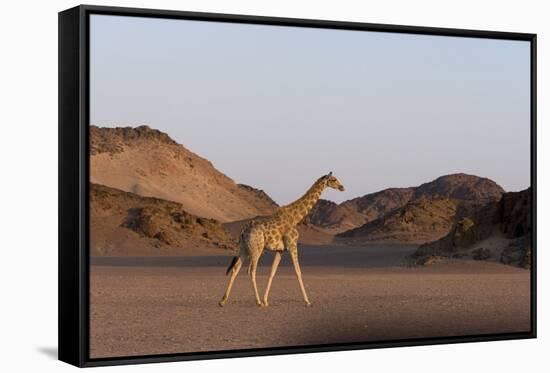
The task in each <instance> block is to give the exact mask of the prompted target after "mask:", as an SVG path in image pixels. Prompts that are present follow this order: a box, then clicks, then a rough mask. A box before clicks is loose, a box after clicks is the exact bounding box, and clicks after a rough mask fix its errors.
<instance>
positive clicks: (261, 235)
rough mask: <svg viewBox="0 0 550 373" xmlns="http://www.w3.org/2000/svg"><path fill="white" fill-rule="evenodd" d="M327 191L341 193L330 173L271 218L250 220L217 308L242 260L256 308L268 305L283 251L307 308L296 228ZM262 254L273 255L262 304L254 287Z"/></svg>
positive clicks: (242, 235) (223, 299)
mask: <svg viewBox="0 0 550 373" xmlns="http://www.w3.org/2000/svg"><path fill="white" fill-rule="evenodd" d="M327 187H330V188H333V189H338V190H340V191H344V186H343V185H342V184H341V183H340V182H339V181H338V179H337V178H336V177H334V176H332V172H330V173H329V174H327V175H324V176H322V177H320V178H319V179H317V181H315V183H314V184H313V185H312V186H311V187H310V188H309V189H308V191H307V192H306V193H305V194H304V195H303V196H302V197H300V198H299V199H297V200H296V201H294V202H292V203H290V204H288V205H286V206H282V207H280V208H279V209H278V210H277V211H276V212H275V213H274V214H273V215H271V216H261V217H257V218H255V219H253V220H252V221H251V222H249V223H248V224H247V225H246V226H245V227H244V228H243V230H242V231H241V234H240V237H239V254H238V255H237V256H235V257H234V258H233V260H232V261H231V264H230V265H229V268H227V271H226V275H227V274H229V273H231V277H230V278H229V283H228V284H227V289H226V290H225V294H224V295H223V297H222V299H221V300H220V302H219V303H218V304H219V305H220V306H221V307H223V306H224V305H225V303H226V302H227V299H228V298H229V293H230V292H231V287H232V286H233V282H234V281H235V277H237V274H238V273H239V270H240V269H241V266H242V264H243V262H244V261H245V260H249V266H248V274H249V276H250V279H251V282H252V289H253V290H254V297H255V299H256V304H257V305H258V306H260V307H267V306H268V305H269V303H268V301H267V298H268V296H269V290H270V289H271V282H272V281H273V277H274V276H275V273H276V272H277V267H278V266H279V262H280V261H281V255H282V253H283V252H284V251H285V250H286V251H288V252H289V253H290V256H291V258H292V264H293V266H294V271H295V272H296V277H297V278H298V283H299V284H300V290H301V291H302V295H303V297H304V302H305V305H306V306H310V305H311V303H310V301H309V299H308V297H307V293H306V289H305V287H304V282H303V281H302V271H301V269H300V264H299V262H298V236H299V234H298V230H297V229H296V226H297V225H298V223H300V222H301V221H302V220H303V218H304V217H305V216H306V215H307V214H308V213H309V212H310V211H311V209H312V208H313V206H315V204H316V203H317V201H318V200H319V198H320V197H321V193H322V192H323V190H325V188H327ZM264 250H270V251H274V252H275V258H274V259H273V264H272V266H271V273H270V275H269V279H268V281H267V287H266V290H265V293H264V296H263V300H260V295H259V293H258V287H257V285H256V269H257V267H258V261H259V259H260V256H261V255H262V253H263V251H264Z"/></svg>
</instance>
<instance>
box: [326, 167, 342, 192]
mask: <svg viewBox="0 0 550 373" xmlns="http://www.w3.org/2000/svg"><path fill="white" fill-rule="evenodd" d="M321 180H323V181H324V182H325V185H326V186H327V187H329V188H332V189H338V190H339V191H341V192H343V191H344V190H345V188H344V186H343V185H342V184H341V183H340V181H338V179H337V178H336V177H335V176H332V171H330V172H329V173H328V174H327V175H325V176H323V177H322V178H321Z"/></svg>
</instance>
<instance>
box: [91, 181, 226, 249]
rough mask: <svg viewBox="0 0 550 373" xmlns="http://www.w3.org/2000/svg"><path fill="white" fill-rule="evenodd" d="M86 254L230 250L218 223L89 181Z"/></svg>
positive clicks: (172, 204) (168, 203) (173, 204)
mask: <svg viewBox="0 0 550 373" xmlns="http://www.w3.org/2000/svg"><path fill="white" fill-rule="evenodd" d="M90 219H91V224H90V228H91V232H90V244H91V254H92V255H113V256H126V255H129V256H142V255H155V256H160V255H178V254H182V253H187V252H189V250H192V249H204V248H220V249H227V250H235V249H236V245H235V241H234V239H233V237H232V236H231V234H230V233H229V231H227V230H226V229H225V228H224V227H223V226H222V225H221V224H220V223H219V222H217V221H216V220H213V219H206V218H202V217H198V216H196V215H193V214H190V213H188V212H187V211H186V210H185V209H184V208H183V206H182V205H181V204H180V203H177V202H172V201H166V200H162V199H159V198H152V197H142V196H139V195H137V194H134V193H128V192H124V191H121V190H117V189H114V188H110V187H106V186H103V185H97V184H91V185H90Z"/></svg>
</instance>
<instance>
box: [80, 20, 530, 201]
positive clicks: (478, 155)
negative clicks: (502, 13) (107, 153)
mask: <svg viewBox="0 0 550 373" xmlns="http://www.w3.org/2000/svg"><path fill="white" fill-rule="evenodd" d="M90 31H91V34H90V117H91V123H92V124H95V125H98V126H107V127H115V126H122V127H124V126H132V127H136V126H139V125H141V124H147V125H149V126H150V127H152V128H156V129H159V130H161V131H163V132H166V133H168V135H170V137H172V138H173V139H174V140H176V141H177V142H178V143H180V144H182V145H183V146H185V147H186V148H188V149H189V150H191V151H193V152H194V153H196V154H198V155H199V156H201V157H203V158H206V159H208V160H209V161H211V162H212V163H213V164H214V166H215V167H216V168H217V169H218V170H220V171H221V172H223V173H224V174H226V175H228V176H229V177H231V178H232V179H234V180H235V181H236V182H238V183H243V184H248V185H251V186H253V187H256V188H259V189H263V190H264V191H265V192H266V193H268V194H269V195H270V196H271V197H272V198H273V199H274V200H275V201H276V202H277V203H280V204H285V203H288V202H290V201H292V200H294V199H296V198H297V197H299V196H300V195H301V194H303V192H304V191H305V190H306V189H307V188H308V187H309V186H310V185H311V184H312V183H313V182H314V181H315V180H316V179H317V178H318V177H319V176H321V175H323V174H325V173H327V172H329V171H333V172H334V174H335V176H337V177H338V178H339V179H340V181H341V182H342V183H343V184H344V185H345V186H346V192H343V193H341V192H337V191H329V192H326V193H324V194H323V197H322V198H325V199H329V200H333V201H335V202H341V201H343V200H347V199H351V198H354V197H359V196H362V195H364V194H368V193H372V192H376V191H379V190H382V189H386V188H388V187H409V186H417V185H420V184H422V183H424V182H429V181H431V180H434V179H436V178H437V177H439V176H443V175H447V174H453V173H467V174H473V175H477V176H481V177H487V178H489V179H491V180H493V181H495V182H496V183H498V184H499V185H501V186H502V187H503V188H504V189H505V190H506V191H517V190H523V189H525V188H527V187H529V186H530V148H529V147H530V106H529V104H530V96H529V95H530V52H529V43H528V42H521V41H505V40H490V39H473V38H457V37H441V36H425V35H406V34H390V33H379V32H360V31H346V30H323V29H309V28H307V29H306V28H297V27H280V26H263V25H262V26H260V25H246V24H227V23H211V22H200V21H182V20H168V19H154V18H139V17H121V16H97V15H93V16H92V17H91V24H90Z"/></svg>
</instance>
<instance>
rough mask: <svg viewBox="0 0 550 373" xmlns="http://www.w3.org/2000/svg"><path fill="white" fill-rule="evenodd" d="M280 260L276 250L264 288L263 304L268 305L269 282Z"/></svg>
mask: <svg viewBox="0 0 550 373" xmlns="http://www.w3.org/2000/svg"><path fill="white" fill-rule="evenodd" d="M280 262H281V253H280V252H279V251H277V252H276V253H275V258H273V264H272V265H271V273H270V275H269V280H267V288H266V289H265V293H264V306H266V307H267V306H269V303H268V302H267V298H268V297H269V290H270V289H271V282H272V281H273V277H275V273H276V272H277V267H279V263H280Z"/></svg>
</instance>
